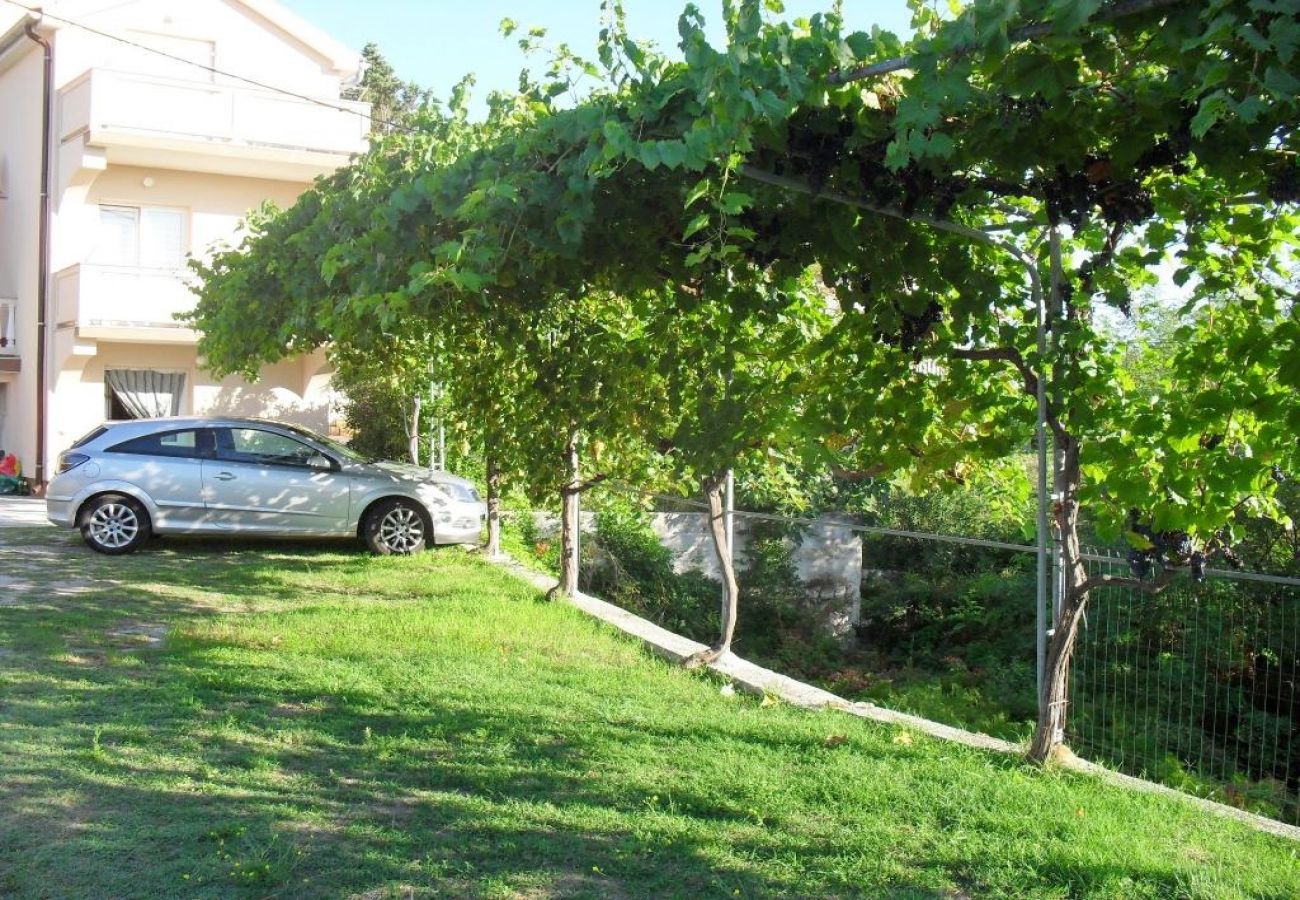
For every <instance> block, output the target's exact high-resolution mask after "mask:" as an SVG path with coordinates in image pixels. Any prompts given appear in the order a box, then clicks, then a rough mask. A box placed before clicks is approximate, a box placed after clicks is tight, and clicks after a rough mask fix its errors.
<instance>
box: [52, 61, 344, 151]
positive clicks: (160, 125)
mask: <svg viewBox="0 0 1300 900" xmlns="http://www.w3.org/2000/svg"><path fill="white" fill-rule="evenodd" d="M324 102H327V103H329V104H332V106H339V107H343V108H344V109H347V110H352V112H345V111H343V110H340V109H336V108H332V106H323V105H321V104H319V103H313V102H310V101H308V100H300V99H297V98H294V97H287V96H285V95H283V94H276V93H272V92H270V91H263V90H260V89H256V88H249V87H236V86H232V85H221V84H214V83H212V82H210V81H186V80H181V79H177V78H169V77H166V76H160V75H147V74H140V73H134V72H122V71H117V70H113V69H91V70H89V71H87V72H86V73H85V74H83V75H82V76H81V77H79V78H77V79H74V80H73V81H72V82H71V83H70V84H69V85H68V86H67V87H65V88H64V89H63V91H62V92H61V94H60V128H59V135H60V139H61V140H64V141H67V140H70V139H72V138H73V137H75V136H76V135H78V134H86V135H87V140H88V142H89V143H93V144H106V145H108V146H110V148H111V146H112V145H113V143H114V142H115V140H116V141H119V142H122V143H132V144H137V145H138V144H141V143H147V139H148V138H149V137H150V136H152V137H156V138H159V139H173V140H181V141H201V142H205V143H211V144H221V145H229V146H239V145H244V146H248V147H273V148H280V149H288V150H302V151H312V152H317V153H330V154H341V155H345V156H346V155H348V154H352V153H359V152H361V151H363V150H364V149H365V145H366V133H367V127H368V122H367V120H366V119H365V118H364V117H363V116H362V115H356V114H354V113H364V112H366V110H367V109H368V107H367V105H366V104H364V103H353V102H349V101H345V100H327V101H324ZM110 158H111V157H110Z"/></svg>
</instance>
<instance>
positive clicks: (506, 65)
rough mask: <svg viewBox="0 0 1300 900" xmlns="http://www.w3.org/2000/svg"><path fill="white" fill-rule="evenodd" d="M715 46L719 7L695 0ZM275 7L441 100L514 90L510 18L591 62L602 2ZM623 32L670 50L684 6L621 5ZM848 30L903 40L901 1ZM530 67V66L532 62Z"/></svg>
mask: <svg viewBox="0 0 1300 900" xmlns="http://www.w3.org/2000/svg"><path fill="white" fill-rule="evenodd" d="M695 2H696V5H697V6H698V7H699V8H700V10H701V11H702V12H703V14H704V17H705V20H706V22H707V23H708V25H709V26H710V32H711V38H712V39H713V40H714V42H715V43H717V42H718V41H719V39H720V38H721V34H722V29H721V27H720V25H719V22H720V20H721V14H722V2H721V0H695ZM280 3H281V4H282V5H284V6H286V7H288V8H289V9H291V10H293V11H294V12H295V13H297V14H298V15H300V16H302V17H303V18H304V19H307V20H308V21H309V22H311V23H312V24H313V25H316V26H317V27H319V28H321V29H323V30H324V31H326V32H328V33H329V34H330V35H331V36H333V37H334V38H335V39H337V40H339V41H342V42H343V43H344V44H345V45H347V46H349V47H351V48H353V49H354V50H360V49H361V47H362V46H363V45H364V44H367V43H370V42H373V43H375V44H377V45H378V46H379V50H380V52H381V53H383V54H384V56H385V57H386V58H387V59H388V61H389V62H390V63H391V64H392V65H393V68H394V69H396V71H397V74H398V76H399V77H401V78H403V79H404V80H407V81H415V82H417V83H418V84H420V85H422V86H424V87H427V88H431V89H432V90H433V92H434V95H435V96H436V97H439V98H441V99H445V98H446V96H447V94H448V92H449V91H450V89H451V87H452V85H454V84H455V83H456V82H457V81H459V80H460V78H461V77H462V76H463V75H465V74H466V73H467V72H473V73H474V74H475V76H476V77H477V86H476V87H475V96H476V97H477V98H478V99H479V100H480V104H476V105H479V106H481V100H482V98H483V97H485V96H486V95H487V94H488V92H489V91H491V90H494V89H509V88H513V87H514V86H515V84H516V83H517V82H518V77H519V70H520V69H521V68H524V67H525V66H526V65H528V61H527V59H526V57H525V56H524V54H523V53H522V52H521V51H520V50H519V48H518V46H517V45H516V43H515V41H516V40H517V37H516V38H511V39H507V38H503V37H502V36H501V34H500V32H499V31H498V25H499V24H500V22H501V20H502V19H504V18H511V19H514V20H515V21H516V22H518V23H519V25H520V27H521V29H524V30H526V29H527V28H529V27H532V26H534V25H541V26H544V27H546V29H547V32H548V35H547V37H548V40H549V41H551V42H554V43H560V42H564V43H568V44H569V46H570V47H572V49H573V51H574V52H575V53H578V54H579V55H585V56H587V57H588V58H591V59H594V58H595V55H596V35H597V33H598V32H599V31H600V0H549V2H548V0H370V2H368V3H361V2H358V0H280ZM625 5H626V9H627V18H628V29H629V31H630V32H631V33H632V35H633V36H634V37H636V38H639V39H646V40H651V41H654V42H656V43H657V44H659V45H660V46H661V47H664V48H674V47H676V45H677V18H678V16H679V15H681V11H682V8H683V7H684V6H685V5H686V0H625ZM830 5H831V0H786V3H785V7H786V12H785V16H786V17H787V18H798V17H800V16H809V15H812V14H813V13H815V12H819V11H823V10H826V9H828V8H829V7H830ZM844 16H845V21H846V23H847V24H848V26H849V27H850V28H851V29H855V30H862V31H869V30H870V28H871V26H872V25H879V26H880V27H881V28H883V29H884V30H886V31H893V32H895V33H896V34H899V35H900V36H901V35H905V34H907V33H909V32H910V29H909V28H908V20H909V19H910V14H909V13H908V11H907V5H906V3H905V0H844ZM533 65H534V67H535V68H536V67H537V62H536V61H534V63H533Z"/></svg>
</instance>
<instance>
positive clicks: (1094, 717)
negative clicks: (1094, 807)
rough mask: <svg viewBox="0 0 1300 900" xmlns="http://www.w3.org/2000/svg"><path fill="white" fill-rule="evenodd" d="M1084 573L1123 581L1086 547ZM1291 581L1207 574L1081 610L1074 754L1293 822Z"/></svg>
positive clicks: (1296, 695) (1295, 694)
mask: <svg viewBox="0 0 1300 900" xmlns="http://www.w3.org/2000/svg"><path fill="white" fill-rule="evenodd" d="M1087 566H1088V569H1089V574H1127V563H1126V561H1125V560H1124V559H1123V558H1121V557H1120V556H1119V555H1118V554H1116V553H1111V552H1108V551H1102V550H1094V551H1091V552H1090V554H1089V558H1088V560H1087ZM1298 664H1300V579H1283V578H1271V579H1268V580H1257V579H1256V578H1253V577H1252V576H1251V575H1249V574H1243V575H1232V574H1228V573H1217V574H1215V575H1212V576H1210V577H1207V578H1206V579H1205V581H1203V582H1202V583H1200V584H1195V583H1192V582H1191V581H1190V580H1187V579H1180V580H1179V581H1177V582H1175V583H1174V584H1173V585H1171V586H1170V587H1169V588H1168V589H1167V590H1165V591H1164V592H1162V593H1160V594H1156V595H1148V594H1144V593H1142V592H1139V591H1137V590H1135V589H1132V588H1115V587H1108V588H1104V589H1100V590H1097V591H1095V592H1094V593H1093V594H1092V596H1091V597H1090V599H1089V606H1088V612H1087V618H1086V620H1085V622H1084V623H1083V627H1082V628H1081V630H1080V633H1079V639H1078V644H1077V646H1076V651H1075V659H1074V667H1073V671H1072V673H1071V713H1070V719H1069V724H1068V732H1067V738H1068V742H1069V744H1070V746H1071V747H1072V748H1073V749H1074V750H1075V752H1077V753H1079V754H1080V755H1081V756H1086V757H1087V758H1090V759H1092V760H1094V761H1097V762H1101V763H1104V764H1106V765H1109V766H1111V767H1114V768H1117V769H1120V770H1121V771H1125V772H1128V773H1130V774H1133V775H1137V776H1140V777H1144V778H1149V779H1151V780H1154V781H1159V782H1162V783H1165V784H1169V785H1172V786H1174V787H1179V788H1182V789H1184V790H1187V791H1190V792H1192V793H1196V794H1198V795H1201V796H1207V797H1211V798H1213V799H1216V800H1220V801H1223V802H1226V803H1229V804H1231V805H1234V806H1238V807H1242V808H1245V809H1250V810H1252V811H1254V812H1258V813H1261V814H1264V815H1268V816H1271V817H1273V818H1277V819H1280V820H1282V821H1284V822H1288V823H1291V824H1300V794H1298V789H1300V730H1298V729H1300V691H1298V690H1297V684H1296V682H1297V678H1298V676H1300V673H1298V671H1297V668H1298Z"/></svg>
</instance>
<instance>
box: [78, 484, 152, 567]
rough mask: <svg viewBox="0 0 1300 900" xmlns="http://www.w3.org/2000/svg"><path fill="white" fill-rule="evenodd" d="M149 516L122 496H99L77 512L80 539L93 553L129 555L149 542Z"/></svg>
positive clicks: (134, 503)
mask: <svg viewBox="0 0 1300 900" xmlns="http://www.w3.org/2000/svg"><path fill="white" fill-rule="evenodd" d="M151 532H152V529H151V528H150V527H149V514H148V513H146V512H145V510H144V507H143V506H141V505H140V503H139V501H138V500H135V499H133V498H131V497H127V496H126V495H124V494H102V495H100V496H98V497H96V498H95V499H93V500H91V501H90V503H88V504H87V505H86V508H85V509H84V510H83V511H82V513H81V537H82V539H83V540H84V541H85V542H86V546H88V547H89V548H90V549H91V550H94V551H96V552H97V553H108V554H110V555H117V554H119V553H130V552H131V551H132V550H135V549H137V548H139V546H140V545H141V544H143V543H144V542H145V541H147V540H149V535H150V533H151Z"/></svg>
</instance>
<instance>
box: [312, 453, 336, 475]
mask: <svg viewBox="0 0 1300 900" xmlns="http://www.w3.org/2000/svg"><path fill="white" fill-rule="evenodd" d="M307 465H308V466H309V467H310V468H313V469H320V470H321V471H322V472H332V471H334V460H332V459H330V458H329V457H328V456H326V455H325V454H324V453H317V454H316V455H315V456H313V457H310V458H309V459H308V460H307Z"/></svg>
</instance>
